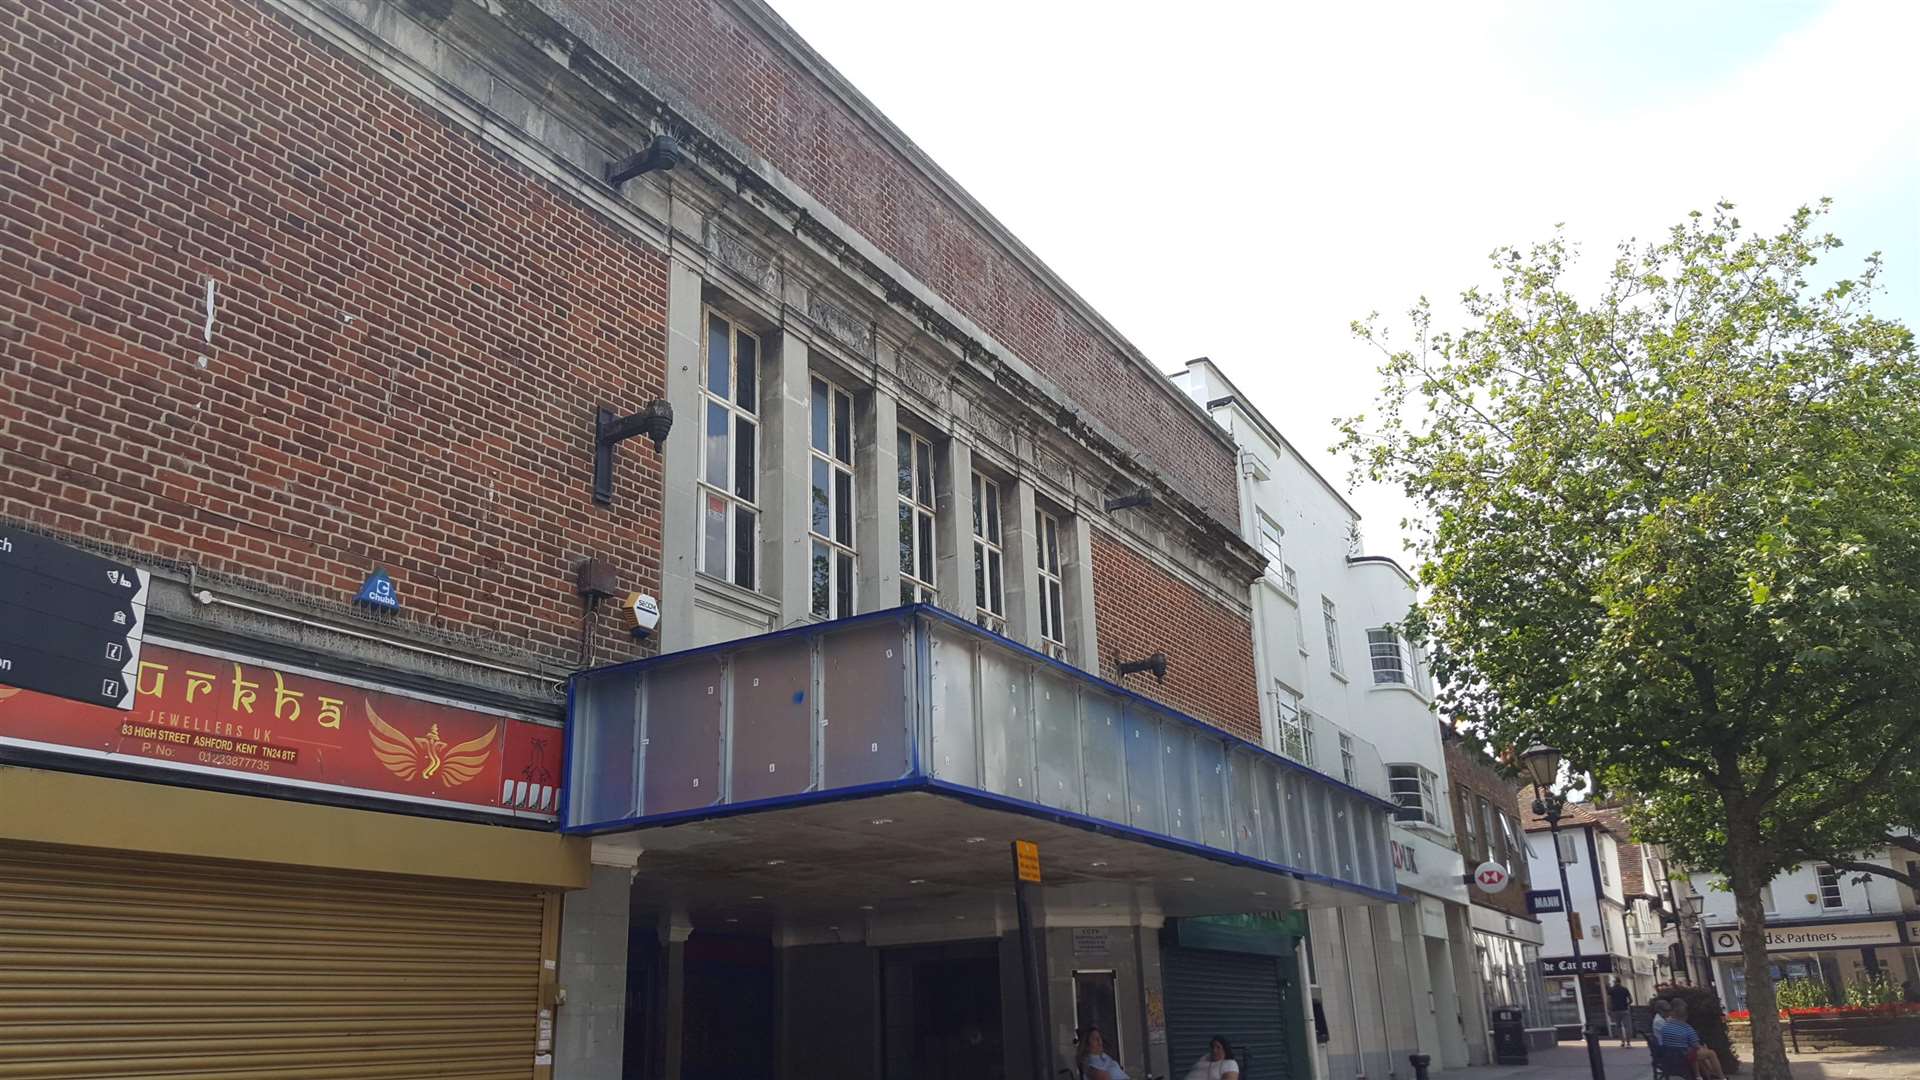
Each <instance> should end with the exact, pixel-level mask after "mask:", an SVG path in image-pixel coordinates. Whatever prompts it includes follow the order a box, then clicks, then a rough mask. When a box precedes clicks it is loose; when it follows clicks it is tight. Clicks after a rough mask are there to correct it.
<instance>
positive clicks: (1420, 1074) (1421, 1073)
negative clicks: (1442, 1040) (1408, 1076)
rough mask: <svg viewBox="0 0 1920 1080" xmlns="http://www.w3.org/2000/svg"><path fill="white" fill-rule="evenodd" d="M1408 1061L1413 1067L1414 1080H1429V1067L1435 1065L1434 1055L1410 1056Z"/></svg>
mask: <svg viewBox="0 0 1920 1080" xmlns="http://www.w3.org/2000/svg"><path fill="white" fill-rule="evenodd" d="M1407 1061H1408V1062H1410V1063H1411V1064H1412V1065H1413V1080H1427V1066H1429V1065H1431V1064H1433V1055H1432V1054H1408V1055H1407Z"/></svg>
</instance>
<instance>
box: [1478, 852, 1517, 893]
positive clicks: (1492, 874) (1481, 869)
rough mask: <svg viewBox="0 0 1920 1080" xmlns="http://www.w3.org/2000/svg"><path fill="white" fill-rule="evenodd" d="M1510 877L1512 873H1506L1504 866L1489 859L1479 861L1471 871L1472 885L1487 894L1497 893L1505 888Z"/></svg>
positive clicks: (1511, 877)
mask: <svg viewBox="0 0 1920 1080" xmlns="http://www.w3.org/2000/svg"><path fill="white" fill-rule="evenodd" d="M1512 879H1513V875H1511V874H1509V873H1507V868H1506V867H1504V866H1501V865H1500V864H1499V863H1497V862H1494V861H1492V860H1491V859H1489V860H1488V861H1486V862H1483V863H1481V864H1480V865H1479V866H1477V867H1475V868H1474V871H1473V884H1474V887H1475V888H1477V889H1479V890H1480V891H1481V892H1483V893H1487V894H1488V895H1492V894H1495V893H1499V892H1501V891H1502V890H1504V889H1506V887H1507V882H1508V881H1511V880H1512Z"/></svg>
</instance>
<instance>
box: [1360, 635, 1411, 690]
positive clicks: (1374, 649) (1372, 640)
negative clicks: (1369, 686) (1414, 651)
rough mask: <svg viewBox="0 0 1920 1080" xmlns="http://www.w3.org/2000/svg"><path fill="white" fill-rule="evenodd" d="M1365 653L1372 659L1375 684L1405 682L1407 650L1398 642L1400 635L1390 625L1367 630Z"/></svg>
mask: <svg viewBox="0 0 1920 1080" xmlns="http://www.w3.org/2000/svg"><path fill="white" fill-rule="evenodd" d="M1367 653H1368V656H1369V657H1370V658H1371V659H1372V661H1373V682H1374V685H1376V686H1381V685H1386V684H1389V683H1400V684H1405V683H1406V682H1407V681H1408V680H1407V652H1406V649H1404V648H1403V647H1402V646H1401V644H1400V635H1399V634H1397V633H1395V632H1394V630H1393V628H1392V627H1390V626H1382V627H1380V628H1379V629H1377V630H1369V631H1367Z"/></svg>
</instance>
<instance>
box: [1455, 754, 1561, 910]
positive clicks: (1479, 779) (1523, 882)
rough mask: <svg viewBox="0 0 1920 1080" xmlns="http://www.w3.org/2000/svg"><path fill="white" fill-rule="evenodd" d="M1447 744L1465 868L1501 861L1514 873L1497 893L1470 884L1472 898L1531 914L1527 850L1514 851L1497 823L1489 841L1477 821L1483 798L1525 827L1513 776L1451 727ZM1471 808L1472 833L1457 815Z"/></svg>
mask: <svg viewBox="0 0 1920 1080" xmlns="http://www.w3.org/2000/svg"><path fill="white" fill-rule="evenodd" d="M1445 743H1446V755H1447V786H1448V787H1449V788H1450V789H1451V791H1452V793H1453V804H1454V811H1453V829H1454V840H1455V841H1456V842H1457V843H1458V844H1459V845H1460V852H1461V854H1462V855H1464V856H1465V857H1466V860H1467V869H1468V871H1472V870H1473V868H1474V867H1476V866H1479V865H1480V864H1481V863H1482V862H1484V861H1486V860H1488V859H1492V860H1493V861H1495V862H1497V863H1500V864H1502V865H1503V866H1505V867H1506V868H1507V870H1508V872H1509V873H1511V874H1513V875H1514V877H1513V880H1512V881H1511V882H1510V883H1508V885H1507V887H1506V888H1505V889H1502V890H1501V891H1499V892H1497V893H1491V894H1490V893H1486V892H1483V891H1481V890H1480V889H1477V888H1476V889H1473V890H1472V898H1473V902H1474V903H1476V904H1480V905H1482V906H1483V907H1490V908H1493V909H1495V910H1497V911H1501V912H1504V913H1506V914H1508V915H1515V916H1519V917H1521V918H1531V916H1529V915H1527V890H1528V889H1529V888H1531V887H1532V883H1531V882H1530V881H1529V880H1528V877H1527V871H1528V867H1527V854H1526V851H1525V850H1524V848H1523V849H1521V850H1518V851H1516V850H1514V849H1513V846H1512V844H1510V843H1509V842H1508V837H1507V836H1506V835H1505V834H1504V832H1502V831H1500V830H1499V826H1498V825H1497V824H1496V826H1495V829H1496V832H1495V834H1494V836H1493V838H1492V842H1491V843H1489V842H1488V838H1487V837H1486V836H1485V835H1484V833H1485V829H1484V828H1483V827H1482V826H1481V824H1480V822H1481V821H1482V820H1483V818H1482V816H1481V812H1480V800H1482V799H1485V800H1486V802H1487V805H1488V807H1489V808H1490V809H1493V810H1497V811H1499V812H1501V813H1503V814H1505V815H1507V817H1508V819H1509V820H1511V821H1512V822H1513V824H1514V825H1515V826H1516V827H1517V828H1518V829H1524V828H1525V827H1526V826H1525V825H1524V824H1523V822H1524V821H1525V819H1524V818H1522V817H1521V816H1520V803H1519V800H1518V799H1517V798H1516V796H1515V794H1514V792H1515V788H1516V786H1517V781H1515V780H1513V779H1510V778H1508V777H1506V776H1503V775H1501V773H1500V770H1499V769H1498V768H1496V767H1495V766H1494V763H1493V762H1492V761H1489V760H1488V759H1487V757H1486V756H1485V755H1484V754H1482V753H1481V752H1480V751H1479V750H1477V749H1473V748H1471V747H1468V746H1466V745H1465V744H1464V743H1463V742H1462V741H1461V740H1460V739H1458V738H1456V737H1454V736H1453V735H1452V733H1451V732H1449V733H1448V734H1447V737H1446V739H1445ZM1462 795H1465V797H1466V802H1465V803H1464V804H1463V803H1462V801H1461V797H1462ZM1469 807H1470V808H1471V811H1472V813H1473V814H1474V825H1473V830H1472V832H1471V833H1469V832H1468V829H1467V823H1466V822H1465V821H1464V820H1462V818H1461V814H1462V813H1464V812H1466V811H1467V809H1468V808H1469ZM1518 839H1519V841H1520V843H1522V844H1525V843H1526V838H1525V835H1524V834H1522V835H1521V836H1520V837H1519V838H1518ZM1553 884H1557V883H1549V885H1553ZM1541 887H1542V888H1546V887H1548V886H1544V885H1543V886H1541Z"/></svg>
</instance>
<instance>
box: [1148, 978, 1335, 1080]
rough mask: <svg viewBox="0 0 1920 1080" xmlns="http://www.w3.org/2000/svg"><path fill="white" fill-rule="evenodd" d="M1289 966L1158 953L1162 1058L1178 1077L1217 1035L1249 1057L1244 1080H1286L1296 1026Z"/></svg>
mask: <svg viewBox="0 0 1920 1080" xmlns="http://www.w3.org/2000/svg"><path fill="white" fill-rule="evenodd" d="M1292 962H1293V961H1292V960H1291V958H1288V957H1280V956H1263V955H1259V954H1254V953H1237V952H1216V951H1214V950H1212V949H1183V948H1178V947H1174V946H1169V947H1167V948H1165V949H1163V950H1162V951H1161V978H1162V980H1163V982H1164V985H1165V988H1166V1001H1167V1053H1168V1061H1169V1062H1170V1063H1171V1065H1172V1067H1173V1072H1172V1075H1173V1076H1174V1077H1176V1078H1177V1077H1183V1076H1185V1075H1186V1074H1187V1070H1188V1069H1189V1068H1191V1067H1192V1066H1193V1063H1194V1061H1195V1059H1197V1058H1199V1057H1200V1055H1202V1054H1204V1053H1206V1052H1207V1044H1208V1042H1209V1041H1210V1040H1212V1038H1213V1037H1214V1036H1215V1035H1218V1036H1220V1037H1222V1038H1224V1039H1226V1040H1227V1041H1228V1042H1230V1043H1232V1044H1233V1048H1234V1052H1235V1054H1236V1055H1239V1054H1240V1053H1241V1052H1242V1050H1243V1049H1244V1050H1245V1051H1246V1055H1247V1059H1248V1060H1247V1067H1248V1071H1247V1073H1246V1077H1247V1080H1290V1078H1291V1077H1292V1076H1293V1065H1292V1063H1293V1043H1294V1041H1295V1040H1296V1039H1298V1038H1299V1034H1300V1031H1301V1023H1302V1022H1301V1018H1300V1007H1299V1003H1298V1002H1297V1001H1296V1000H1294V999H1295V997H1296V995H1293V994H1290V993H1289V992H1288V991H1289V989H1290V980H1287V979H1286V978H1285V977H1284V972H1283V971H1282V970H1281V965H1282V964H1288V963H1292Z"/></svg>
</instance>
